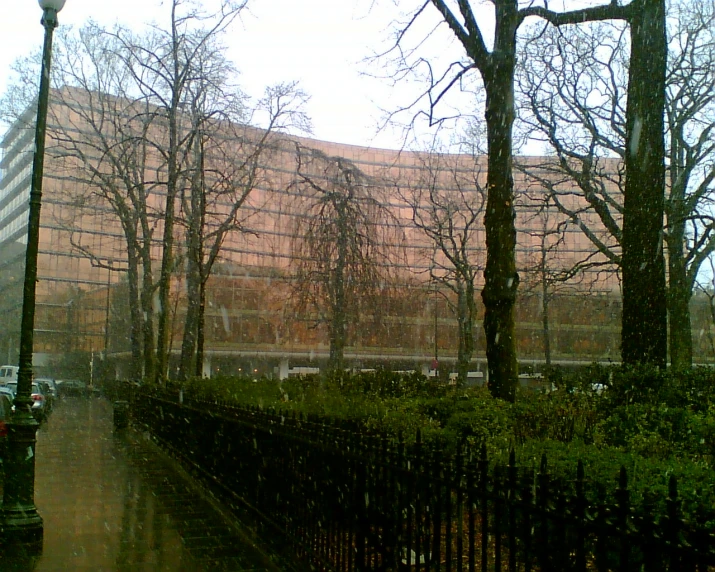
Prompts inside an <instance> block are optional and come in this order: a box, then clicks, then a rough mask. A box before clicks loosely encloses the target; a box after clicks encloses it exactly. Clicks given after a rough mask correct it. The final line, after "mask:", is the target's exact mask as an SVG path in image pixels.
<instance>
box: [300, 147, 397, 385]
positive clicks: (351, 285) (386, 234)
mask: <svg viewBox="0 0 715 572" xmlns="http://www.w3.org/2000/svg"><path fill="white" fill-rule="evenodd" d="M295 158H296V173H295V181H294V183H293V184H292V185H291V187H290V190H291V191H292V192H293V193H294V196H295V201H296V204H295V209H296V210H295V212H296V213H297V216H296V219H295V220H296V222H295V228H294V232H293V260H294V264H295V269H294V290H293V291H294V296H295V300H296V306H297V309H298V310H299V311H303V312H305V313H311V314H312V315H313V318H312V321H313V322H314V324H315V325H316V326H320V325H322V326H324V327H326V328H327V331H328V338H329V343H330V357H329V360H328V370H329V371H340V370H342V369H344V350H345V347H346V345H347V343H348V329H349V327H351V328H354V327H356V326H357V325H358V324H359V323H360V322H362V321H364V320H365V319H366V318H372V319H377V318H379V307H380V297H381V295H382V293H383V292H385V290H386V289H387V288H388V287H389V284H390V282H391V277H390V275H389V272H390V268H391V267H392V266H393V262H394V256H395V254H396V253H399V247H400V246H401V244H402V240H401V238H400V232H401V231H400V227H399V225H398V221H396V220H395V219H394V216H393V214H392V212H391V210H390V209H389V207H388V205H387V200H386V197H385V196H384V184H382V183H381V182H380V181H376V180H374V179H372V178H370V177H368V176H367V175H366V174H365V173H363V172H362V171H360V169H358V168H357V167H356V166H355V165H354V164H353V163H352V162H350V161H349V160H347V159H344V158H342V157H330V156H327V155H325V154H324V153H322V152H320V151H318V150H315V149H310V148H306V147H304V146H303V145H301V144H300V143H296V144H295Z"/></svg>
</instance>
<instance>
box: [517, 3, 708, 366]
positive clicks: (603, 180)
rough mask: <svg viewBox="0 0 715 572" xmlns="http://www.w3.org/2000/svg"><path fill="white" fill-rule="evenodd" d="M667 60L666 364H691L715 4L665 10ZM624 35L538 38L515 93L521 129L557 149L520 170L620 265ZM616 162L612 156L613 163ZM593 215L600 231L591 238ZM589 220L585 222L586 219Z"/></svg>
mask: <svg viewBox="0 0 715 572" xmlns="http://www.w3.org/2000/svg"><path fill="white" fill-rule="evenodd" d="M670 10H671V16H670V18H669V21H670V24H669V36H670V39H669V42H668V44H669V52H670V56H671V57H670V61H669V63H668V68H667V76H666V80H667V81H666V85H667V91H666V110H665V111H666V112H665V117H666V127H667V129H666V159H667V162H666V164H667V174H668V185H667V192H666V200H665V215H666V226H665V233H664V241H665V244H666V246H667V253H668V284H667V286H668V317H669V326H670V327H669V339H670V359H671V364H672V365H673V366H675V367H687V366H689V365H690V364H691V363H692V335H691V320H690V309H689V302H690V298H691V296H692V291H693V287H694V281H695V277H696V276H697V274H698V271H699V269H700V266H701V265H702V262H703V261H704V260H705V258H706V257H707V256H708V255H709V254H710V253H711V252H712V251H713V249H715V241H714V240H713V234H712V230H713V221H712V217H710V216H709V212H708V211H709V205H710V200H711V199H710V196H711V192H712V185H713V180H714V178H715V169H714V168H713V166H712V158H713V152H714V151H715V147H713V137H712V133H713V132H712V125H713V121H712V119H713V113H714V112H715V106H714V105H713V104H714V103H715V99H714V96H715V75H714V74H713V71H712V70H713V65H715V64H714V63H715V57H713V56H715V53H714V52H713V45H714V44H713V29H714V28H713V22H714V21H713V6H712V5H710V6H707V5H703V4H699V3H698V4H697V5H695V4H692V3H690V2H684V3H680V4H673V5H671V8H670ZM627 32H628V30H627V28H625V27H623V26H616V25H612V24H600V25H598V26H597V27H596V28H593V29H591V30H580V29H578V28H572V29H569V30H560V31H559V32H558V33H551V34H549V33H547V34H544V33H543V32H542V31H541V30H535V39H534V40H533V41H532V42H530V45H531V46H532V47H531V48H530V50H529V51H530V52H532V53H533V54H534V55H533V56H532V57H531V58H529V59H528V60H527V61H526V62H525V67H524V72H523V73H522V74H521V79H520V85H521V92H522V95H523V99H524V100H525V102H526V113H525V114H524V118H525V120H526V123H527V124H529V126H530V127H531V128H532V129H534V130H535V131H536V132H538V133H539V134H540V137H542V138H543V139H544V140H545V141H547V142H548V144H549V145H550V146H551V147H552V148H553V149H554V151H555V155H556V156H555V158H554V159H553V160H550V161H545V162H541V163H539V164H534V163H532V164H528V163H524V165H523V166H522V168H523V170H524V171H525V172H526V173H528V175H529V176H530V177H531V178H533V179H535V180H539V181H540V182H541V183H542V184H543V185H544V186H545V187H547V188H548V189H549V191H548V192H549V193H550V196H552V197H553V199H554V204H555V205H556V206H557V207H558V208H559V209H560V210H561V212H562V213H563V214H565V215H566V216H567V217H568V218H569V219H571V220H573V221H575V222H576V223H577V224H578V225H579V226H581V228H582V230H583V231H584V233H585V234H586V235H587V236H588V237H589V239H590V240H591V242H592V244H593V245H594V246H595V247H596V248H597V249H598V250H599V251H601V252H602V253H603V254H604V256H605V257H607V258H608V259H610V260H612V262H613V263H614V264H616V265H619V266H620V264H621V239H622V219H623V208H624V205H623V195H624V193H625V180H624V177H623V175H624V172H623V166H624V161H625V156H626V146H625V135H626V123H625V103H626V91H627V71H628V65H629V53H628V51H629V50H628V43H627ZM609 156H610V157H613V158H609ZM569 188H571V189H573V188H576V189H578V190H577V191H576V193H577V194H580V195H581V196H582V200H581V203H580V205H578V206H577V207H576V208H573V201H571V203H572V206H571V208H569V207H567V206H566V205H565V203H564V201H563V198H564V197H566V196H567V195H569V194H571V192H569V191H567V190H566V189H569ZM592 213H595V214H596V215H597V220H598V221H600V225H598V226H601V227H602V228H603V229H605V231H606V232H605V233H603V232H599V231H598V230H597V225H596V224H595V221H594V217H593V216H592ZM589 219H591V220H590V221H589Z"/></svg>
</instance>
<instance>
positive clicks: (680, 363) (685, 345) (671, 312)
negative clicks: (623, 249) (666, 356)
mask: <svg viewBox="0 0 715 572" xmlns="http://www.w3.org/2000/svg"><path fill="white" fill-rule="evenodd" d="M684 226H685V223H684V221H683V223H682V224H677V223H676V224H674V225H672V226H671V229H670V233H669V236H668V318H669V320H668V322H669V326H670V365H671V366H672V367H674V368H679V369H682V368H689V367H691V366H692V365H693V338H692V326H691V323H690V298H691V295H692V288H691V285H690V281H689V280H688V270H687V268H686V266H685V258H684V257H683V239H684V231H685V228H684Z"/></svg>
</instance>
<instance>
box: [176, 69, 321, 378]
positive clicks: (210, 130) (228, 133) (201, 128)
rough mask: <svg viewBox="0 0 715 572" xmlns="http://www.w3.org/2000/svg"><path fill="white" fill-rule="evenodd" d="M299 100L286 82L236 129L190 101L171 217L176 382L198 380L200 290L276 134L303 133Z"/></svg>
mask: <svg viewBox="0 0 715 572" xmlns="http://www.w3.org/2000/svg"><path fill="white" fill-rule="evenodd" d="M305 101H306V96H305V94H304V93H303V92H302V91H301V90H300V89H299V88H298V87H297V85H296V84H294V83H290V84H282V85H277V86H274V87H271V88H268V89H266V92H265V95H264V97H263V98H262V99H261V100H260V101H259V102H258V103H257V106H256V107H255V109H253V110H252V111H251V110H249V109H248V108H245V109H244V110H243V115H244V117H245V120H244V122H242V123H240V124H237V123H235V122H231V121H227V120H222V119H223V118H222V117H221V116H220V115H219V114H216V113H214V114H213V115H212V114H210V113H208V109H207V106H206V100H205V99H204V94H202V95H200V96H199V97H196V96H194V97H192V101H191V104H192V107H193V109H192V112H191V113H192V130H193V131H194V136H193V139H192V142H191V147H192V150H193V153H190V154H188V156H187V161H189V164H188V165H187V166H186V170H187V172H188V173H189V179H190V184H189V186H188V188H187V189H185V190H184V191H183V192H182V193H181V212H180V216H179V221H180V222H181V223H182V224H183V225H184V227H185V229H186V259H187V260H186V284H187V293H188V296H187V311H186V316H185V321H184V335H183V340H182V351H181V360H180V365H179V378H180V379H185V378H186V377H187V376H188V375H190V374H191V373H192V372H195V374H196V375H197V376H199V375H201V369H202V364H203V344H204V334H203V332H204V325H203V324H204V309H205V299H206V283H207V281H208V279H209V277H210V276H211V273H212V269H213V267H214V264H215V263H216V261H217V260H218V259H219V257H220V254H221V247H222V245H223V243H224V240H225V239H226V237H227V236H228V235H229V234H230V233H233V232H242V231H244V230H245V222H246V216H248V215H246V214H244V209H242V207H243V206H244V205H245V204H246V202H247V201H248V200H249V197H250V195H251V193H252V192H253V190H254V189H256V188H257V187H258V186H261V185H263V186H268V185H269V181H268V178H267V169H268V165H270V164H271V163H272V162H273V161H275V157H274V155H275V153H276V152H278V147H279V144H280V141H281V140H280V138H278V137H277V135H278V134H279V133H284V132H286V131H288V130H292V129H298V130H300V131H309V129H310V123H309V121H308V118H307V117H306V115H305V113H304V111H303V110H302V107H303V104H304V102H305ZM213 107H214V109H218V108H219V107H220V106H219V105H218V104H215V105H214V106H213ZM256 116H265V119H266V121H267V123H266V124H265V125H264V126H263V128H261V129H259V128H256V127H250V126H249V125H251V124H253V123H255V122H256ZM192 364H193V365H194V367H193V368H192V367H191V366H192Z"/></svg>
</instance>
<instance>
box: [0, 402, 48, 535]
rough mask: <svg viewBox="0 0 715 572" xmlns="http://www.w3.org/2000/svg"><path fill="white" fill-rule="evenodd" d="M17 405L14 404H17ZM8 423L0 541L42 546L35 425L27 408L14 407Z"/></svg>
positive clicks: (36, 424) (36, 425)
mask: <svg viewBox="0 0 715 572" xmlns="http://www.w3.org/2000/svg"><path fill="white" fill-rule="evenodd" d="M16 403H17V402H16ZM16 409H18V410H16V411H15V412H14V413H13V414H12V417H11V421H10V423H8V429H9V434H8V443H7V445H8V447H7V460H6V462H5V490H4V495H3V496H4V499H3V500H4V502H3V506H2V515H1V517H2V520H1V521H0V542H2V543H3V544H7V543H23V544H25V543H36V542H39V543H42V537H43V530H44V527H43V522H42V517H41V516H40V515H39V513H38V512H37V508H36V507H35V495H34V489H35V486H34V485H35V443H36V434H37V427H38V423H37V421H36V420H35V419H34V417H33V416H32V414H31V413H30V411H29V407H22V405H18V406H16Z"/></svg>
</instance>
